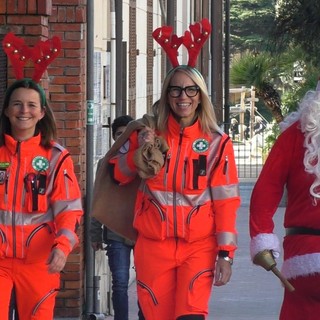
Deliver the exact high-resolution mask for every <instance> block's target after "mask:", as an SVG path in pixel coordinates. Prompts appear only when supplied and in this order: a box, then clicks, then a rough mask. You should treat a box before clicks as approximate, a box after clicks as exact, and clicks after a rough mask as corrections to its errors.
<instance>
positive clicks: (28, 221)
mask: <svg viewBox="0 0 320 320" xmlns="http://www.w3.org/2000/svg"><path fill="white" fill-rule="evenodd" d="M52 217H53V214H52V210H51V209H49V210H48V211H47V212H40V213H21V212H15V225H16V226H17V225H19V226H24V225H25V226H27V225H37V224H42V223H45V222H52V220H53V218H52ZM0 224H1V225H8V226H11V225H12V212H9V211H4V210H0Z"/></svg>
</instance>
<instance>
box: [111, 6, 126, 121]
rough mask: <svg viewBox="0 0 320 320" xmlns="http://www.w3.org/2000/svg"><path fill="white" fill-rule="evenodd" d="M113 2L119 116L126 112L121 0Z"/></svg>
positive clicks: (117, 114)
mask: <svg viewBox="0 0 320 320" xmlns="http://www.w3.org/2000/svg"><path fill="white" fill-rule="evenodd" d="M114 4H115V11H116V68H117V73H116V116H117V117H119V116H122V115H124V114H126V113H127V111H126V104H125V101H123V94H122V79H123V75H124V70H123V61H122V59H123V52H122V51H123V50H122V29H123V28H122V0H115V1H114Z"/></svg>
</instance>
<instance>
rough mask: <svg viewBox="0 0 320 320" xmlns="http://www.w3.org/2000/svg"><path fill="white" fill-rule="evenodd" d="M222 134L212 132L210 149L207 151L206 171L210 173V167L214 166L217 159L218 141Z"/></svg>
mask: <svg viewBox="0 0 320 320" xmlns="http://www.w3.org/2000/svg"><path fill="white" fill-rule="evenodd" d="M221 139H222V136H221V135H220V134H218V133H213V134H212V142H211V143H210V150H209V152H208V164H209V165H208V172H210V174H211V173H212V172H211V171H212V169H213V168H214V167H215V165H216V162H217V161H218V157H219V154H218V151H219V150H220V142H221Z"/></svg>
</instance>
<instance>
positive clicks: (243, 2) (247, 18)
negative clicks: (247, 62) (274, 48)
mask: <svg viewBox="0 0 320 320" xmlns="http://www.w3.org/2000/svg"><path fill="white" fill-rule="evenodd" d="M274 20H275V1H274V0H271V1H270V0H232V1H231V5H230V52H231V54H235V53H238V52H244V51H247V50H249V51H252V52H260V51H265V50H267V47H268V43H269V40H268V37H269V34H270V31H271V29H272V26H273V24H274Z"/></svg>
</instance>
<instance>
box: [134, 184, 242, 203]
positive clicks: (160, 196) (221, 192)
mask: <svg viewBox="0 0 320 320" xmlns="http://www.w3.org/2000/svg"><path fill="white" fill-rule="evenodd" d="M211 189H212V194H213V200H224V199H229V198H234V197H238V196H239V186H238V185H237V184H232V185H226V186H219V187H212V188H211ZM140 190H141V191H142V192H143V193H144V194H147V195H149V196H151V197H154V198H155V199H156V200H157V202H158V203H159V204H161V205H163V206H167V205H170V204H172V203H173V193H172V192H167V191H157V190H156V191H151V190H150V189H149V188H148V186H147V185H145V184H143V185H140ZM175 201H176V203H177V205H179V206H194V205H198V204H199V205H201V204H204V203H206V202H208V201H211V196H210V191H209V188H207V189H206V190H204V191H203V193H201V194H183V193H179V192H176V193H175Z"/></svg>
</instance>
